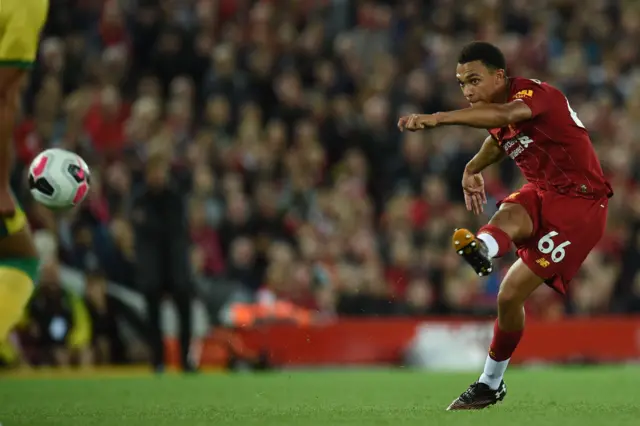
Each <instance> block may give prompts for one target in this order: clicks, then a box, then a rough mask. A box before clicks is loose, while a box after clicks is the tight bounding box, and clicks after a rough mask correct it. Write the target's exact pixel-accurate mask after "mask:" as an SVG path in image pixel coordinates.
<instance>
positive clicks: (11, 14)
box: [0, 0, 49, 217]
mask: <svg viewBox="0 0 640 426" xmlns="http://www.w3.org/2000/svg"><path fill="white" fill-rule="evenodd" d="M48 7H49V2H48V0H26V1H17V0H9V1H3V3H2V9H0V214H2V215H5V216H9V217H10V216H11V215H12V214H13V212H14V210H15V204H14V200H13V197H12V196H11V190H10V182H9V176H10V174H11V170H12V163H13V154H12V142H11V136H12V134H13V125H14V122H15V116H16V113H17V111H18V103H19V96H20V93H21V90H22V82H23V79H24V77H25V76H26V75H27V72H28V70H29V69H30V68H31V66H32V65H33V62H34V61H35V59H36V54H37V49H38V40H39V38H40V30H41V29H42V27H43V25H44V22H45V20H46V16H47V12H48Z"/></svg>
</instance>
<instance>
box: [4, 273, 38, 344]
mask: <svg viewBox="0 0 640 426" xmlns="http://www.w3.org/2000/svg"><path fill="white" fill-rule="evenodd" d="M32 292H33V281H32V280H31V277H29V275H27V274H26V273H25V272H23V271H21V270H19V269H15V268H11V267H6V266H0V341H4V340H5V339H6V337H7V335H8V333H9V331H11V329H12V328H13V327H14V326H15V325H16V324H17V323H18V321H20V318H21V317H22V314H23V311H24V308H25V307H26V306H27V303H28V302H29V299H30V298H31V294H32Z"/></svg>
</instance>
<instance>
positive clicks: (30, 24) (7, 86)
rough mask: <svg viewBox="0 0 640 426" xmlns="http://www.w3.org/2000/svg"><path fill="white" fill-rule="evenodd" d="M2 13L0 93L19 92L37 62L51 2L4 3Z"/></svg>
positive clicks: (17, 0) (15, 0)
mask: <svg viewBox="0 0 640 426" xmlns="http://www.w3.org/2000/svg"><path fill="white" fill-rule="evenodd" d="M1 6H2V9H1V10H0V23H1V24H2V25H1V35H0V91H2V93H3V94H4V93H5V92H7V91H11V92H18V91H19V88H20V84H21V80H22V79H23V78H24V76H25V75H26V73H27V70H29V69H30V68H31V67H32V66H33V63H34V62H35V60H36V57H37V53H38V44H39V40H40V31H41V30H42V27H43V26H44V23H45V20H46V17H47V12H48V8H49V2H48V0H2V4H1Z"/></svg>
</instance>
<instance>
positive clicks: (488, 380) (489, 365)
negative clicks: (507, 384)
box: [479, 355, 509, 390]
mask: <svg viewBox="0 0 640 426" xmlns="http://www.w3.org/2000/svg"><path fill="white" fill-rule="evenodd" d="M508 365H509V360H508V359H506V360H504V361H495V360H494V359H493V358H491V357H490V356H489V355H487V360H486V361H485V362H484V371H483V372H482V374H481V375H480V380H479V382H480V383H484V384H485V385H487V386H489V387H490V388H491V389H494V390H496V389H498V387H499V386H500V382H501V381H502V378H503V377H504V372H505V371H507V366H508Z"/></svg>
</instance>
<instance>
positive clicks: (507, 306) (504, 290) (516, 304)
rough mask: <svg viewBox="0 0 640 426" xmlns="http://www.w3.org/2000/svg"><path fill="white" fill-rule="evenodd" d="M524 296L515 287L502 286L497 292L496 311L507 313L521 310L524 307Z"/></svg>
mask: <svg viewBox="0 0 640 426" xmlns="http://www.w3.org/2000/svg"><path fill="white" fill-rule="evenodd" d="M525 300H526V296H525V295H524V294H523V292H522V291H520V290H519V288H518V287H517V286H515V285H503V286H501V287H500V291H499V292H498V310H499V311H500V312H509V311H513V310H516V309H521V308H522V306H523V305H524V301H525Z"/></svg>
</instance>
